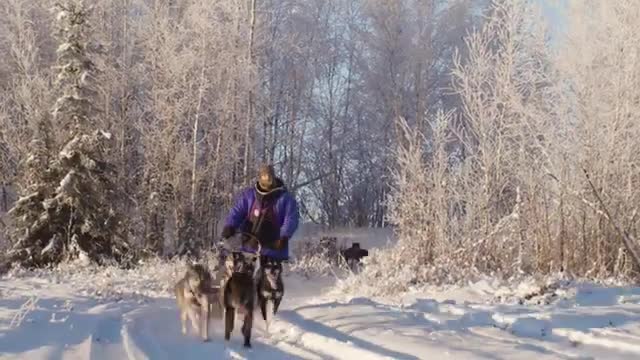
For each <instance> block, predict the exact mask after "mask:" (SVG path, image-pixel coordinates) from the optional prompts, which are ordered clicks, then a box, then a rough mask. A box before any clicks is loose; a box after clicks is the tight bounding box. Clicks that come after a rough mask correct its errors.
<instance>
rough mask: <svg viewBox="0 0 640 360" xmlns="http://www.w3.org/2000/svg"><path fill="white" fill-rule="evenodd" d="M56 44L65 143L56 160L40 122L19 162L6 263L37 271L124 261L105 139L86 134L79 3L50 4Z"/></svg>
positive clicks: (85, 23) (91, 114)
mask: <svg viewBox="0 0 640 360" xmlns="http://www.w3.org/2000/svg"><path fill="white" fill-rule="evenodd" d="M55 6H56V9H57V11H58V13H57V16H56V21H57V25H58V30H59V37H60V42H61V43H60V46H59V48H58V51H57V55H58V60H57V62H58V64H57V65H58V66H57V68H58V70H59V73H58V77H57V85H58V88H59V91H60V92H61V95H60V97H59V98H58V100H57V101H56V103H55V107H54V110H53V117H54V125H55V128H56V130H57V131H62V132H63V135H64V136H63V138H64V139H67V141H66V142H65V143H64V144H63V146H62V149H61V151H60V152H59V155H58V156H57V157H55V158H51V159H49V158H48V157H47V156H48V154H50V153H51V151H50V148H49V146H51V142H50V141H48V135H47V134H48V131H49V130H47V128H49V127H50V124H47V123H44V122H43V123H42V124H41V125H42V126H40V129H39V130H40V131H39V132H38V135H37V136H36V139H35V140H34V141H33V143H32V145H33V147H32V149H31V151H32V154H31V156H29V158H28V160H27V162H26V169H27V171H28V172H29V174H31V176H29V178H30V179H32V180H30V181H29V182H31V184H30V185H29V186H28V187H27V191H26V196H24V197H22V198H21V199H20V200H18V202H17V203H16V205H15V207H14V208H13V209H12V210H11V214H12V216H13V217H14V219H15V224H16V232H15V233H14V241H15V243H14V246H13V249H12V251H11V253H10V260H11V261H12V262H15V261H18V262H20V263H22V264H23V265H26V266H42V265H46V264H50V263H57V262H60V261H66V260H73V259H78V258H82V259H87V260H90V261H93V262H97V263H104V262H107V261H111V260H116V261H119V262H121V261H123V260H125V259H126V258H127V252H128V249H129V246H128V244H127V242H126V238H125V236H123V235H122V232H121V231H120V229H121V228H122V226H121V217H120V216H118V211H117V209H116V208H115V207H114V205H113V204H117V203H118V202H117V201H116V198H117V196H118V193H117V191H116V187H115V184H114V183H113V180H112V179H115V174H114V170H113V167H112V166H111V165H110V164H109V163H108V162H106V161H105V160H104V159H106V158H107V151H108V149H109V147H110V146H111V141H112V138H111V134H109V133H106V132H103V131H99V130H98V131H94V132H91V128H92V125H95V123H96V121H95V119H96V118H97V116H98V111H97V109H96V107H95V106H94V103H95V96H96V94H97V91H96V90H95V89H96V83H97V81H96V79H97V78H96V74H97V73H98V72H97V69H96V66H95V65H94V62H93V61H92V60H91V58H92V56H96V49H97V47H96V46H93V45H92V44H91V42H90V39H91V27H90V24H89V19H90V17H89V15H90V14H89V8H87V7H86V6H85V5H84V2H83V1H82V0H64V1H59V2H56V4H55Z"/></svg>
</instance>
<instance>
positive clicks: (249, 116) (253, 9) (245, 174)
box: [242, 0, 256, 179]
mask: <svg viewBox="0 0 640 360" xmlns="http://www.w3.org/2000/svg"><path fill="white" fill-rule="evenodd" d="M249 11H250V15H249V16H250V17H249V24H250V26H249V46H248V49H247V63H248V64H249V65H251V66H252V67H253V33H254V30H255V26H256V0H251V8H250V10H249ZM252 117H253V69H250V70H249V99H248V109H247V122H246V124H245V132H244V164H243V165H244V168H243V170H242V175H243V178H244V179H247V178H248V175H249V157H250V155H251V151H250V149H251V124H252V122H253V119H252Z"/></svg>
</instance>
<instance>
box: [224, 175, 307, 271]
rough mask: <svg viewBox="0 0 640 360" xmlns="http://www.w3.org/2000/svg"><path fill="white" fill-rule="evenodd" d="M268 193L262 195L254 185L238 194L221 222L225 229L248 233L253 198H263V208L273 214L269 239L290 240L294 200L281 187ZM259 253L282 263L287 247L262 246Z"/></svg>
mask: <svg viewBox="0 0 640 360" xmlns="http://www.w3.org/2000/svg"><path fill="white" fill-rule="evenodd" d="M278 182H279V185H280V186H279V187H277V188H276V189H274V190H271V191H269V192H263V191H261V190H260V188H259V187H258V186H257V185H256V186H252V187H249V188H247V189H245V190H244V191H242V192H241V193H240V196H239V197H238V199H237V200H236V202H235V205H234V206H233V208H232V209H231V211H230V213H229V215H228V216H227V219H226V221H225V225H226V226H231V227H233V228H234V229H236V230H239V231H243V232H250V227H251V224H250V217H251V212H252V211H255V207H256V206H258V205H257V204H256V199H257V198H260V199H265V200H263V201H264V202H265V205H264V206H265V207H269V208H270V210H272V212H273V219H272V221H273V223H274V224H273V226H274V227H275V228H273V229H270V230H267V231H268V232H270V233H269V234H267V235H269V236H267V237H270V238H274V239H277V238H281V237H287V238H289V239H290V238H291V237H292V236H293V234H294V233H295V231H296V229H297V228H298V222H299V217H300V215H299V213H298V204H297V203H296V200H295V199H294V197H293V196H292V195H291V194H290V193H289V192H288V191H287V190H286V188H284V186H282V182H281V181H278ZM261 254H262V255H264V256H269V257H272V258H275V259H280V260H286V259H288V258H289V245H288V244H286V245H285V246H284V247H283V248H282V249H279V250H276V249H272V248H270V247H269V245H268V244H263V246H262V251H261Z"/></svg>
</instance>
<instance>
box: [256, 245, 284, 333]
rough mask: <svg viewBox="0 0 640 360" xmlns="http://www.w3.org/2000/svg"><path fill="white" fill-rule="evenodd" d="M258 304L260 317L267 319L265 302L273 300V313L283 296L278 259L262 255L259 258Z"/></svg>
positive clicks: (275, 311) (280, 268)
mask: <svg viewBox="0 0 640 360" xmlns="http://www.w3.org/2000/svg"><path fill="white" fill-rule="evenodd" d="M257 294H258V304H259V305H260V311H261V312H262V318H263V319H264V321H265V322H266V321H267V302H269V301H272V302H273V315H275V314H276V313H277V312H278V307H279V306H280V302H281V301H282V297H283V296H284V283H283V282H282V262H281V261H279V260H275V259H271V258H268V257H262V258H261V260H260V277H259V278H258V285H257Z"/></svg>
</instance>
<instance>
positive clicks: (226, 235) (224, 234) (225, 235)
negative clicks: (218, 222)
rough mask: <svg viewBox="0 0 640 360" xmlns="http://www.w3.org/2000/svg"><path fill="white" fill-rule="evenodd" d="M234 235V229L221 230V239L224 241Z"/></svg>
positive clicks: (225, 228)
mask: <svg viewBox="0 0 640 360" xmlns="http://www.w3.org/2000/svg"><path fill="white" fill-rule="evenodd" d="M235 233H236V229H234V228H233V227H231V226H225V227H224V229H222V237H223V238H224V239H228V238H230V237H232V236H233V235H235Z"/></svg>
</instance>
